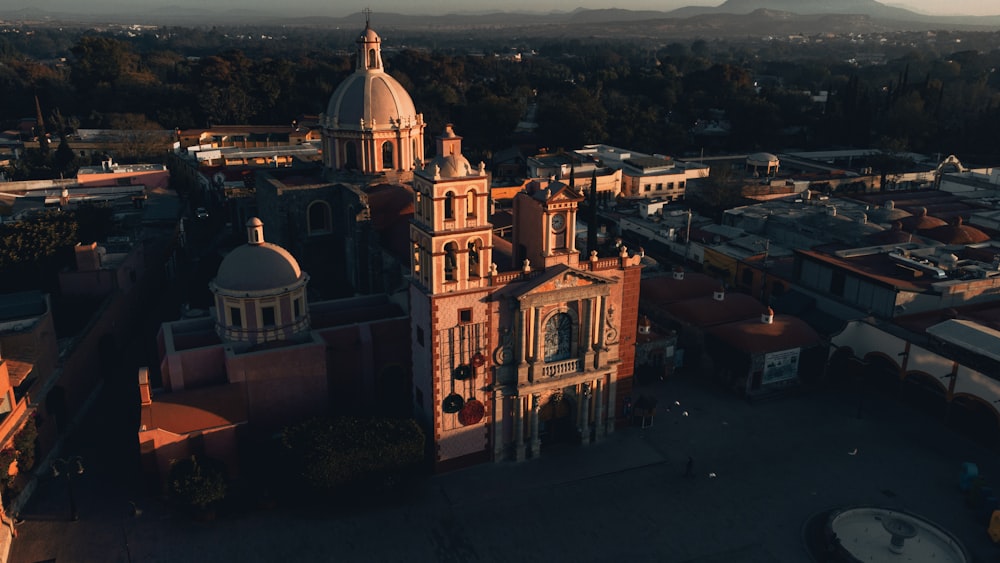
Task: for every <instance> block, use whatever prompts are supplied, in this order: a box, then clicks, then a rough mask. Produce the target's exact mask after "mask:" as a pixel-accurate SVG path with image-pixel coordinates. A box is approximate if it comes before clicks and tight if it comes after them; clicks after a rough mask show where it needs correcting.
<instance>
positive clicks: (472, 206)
mask: <svg viewBox="0 0 1000 563" xmlns="http://www.w3.org/2000/svg"><path fill="white" fill-rule="evenodd" d="M465 213H466V215H468V217H469V218H475V216H476V190H469V193H467V194H465Z"/></svg>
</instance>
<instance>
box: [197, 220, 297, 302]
mask: <svg viewBox="0 0 1000 563" xmlns="http://www.w3.org/2000/svg"><path fill="white" fill-rule="evenodd" d="M262 227H263V223H261V221H260V219H257V218H256V217H254V218H253V219H251V220H250V221H248V222H247V229H248V231H249V232H251V233H254V232H259V233H261V234H260V236H259V237H258V238H257V239H256V241H254V239H251V241H250V242H248V243H247V244H244V245H243V246H240V247H237V248H235V249H234V250H233V251H232V252H230V253H229V254H227V255H226V257H225V258H224V259H223V260H222V264H221V265H220V266H219V272H218V274H216V276H215V286H216V287H217V288H219V289H222V290H229V291H270V290H279V291H282V290H285V289H286V288H288V287H290V286H292V285H294V284H296V283H297V282H298V281H299V280H300V279H301V278H302V270H300V269H299V263H298V262H296V260H295V258H294V257H293V256H292V255H291V254H290V253H289V252H288V251H287V250H285V249H284V248H281V247H280V246H278V245H275V244H271V243H268V242H264V240H263V228H262ZM251 236H252V235H251Z"/></svg>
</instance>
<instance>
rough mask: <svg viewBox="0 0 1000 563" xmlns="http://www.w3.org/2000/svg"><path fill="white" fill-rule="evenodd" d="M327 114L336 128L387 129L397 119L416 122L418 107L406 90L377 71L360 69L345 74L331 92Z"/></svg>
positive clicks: (379, 70) (389, 77) (386, 75)
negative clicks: (347, 75)
mask: <svg viewBox="0 0 1000 563" xmlns="http://www.w3.org/2000/svg"><path fill="white" fill-rule="evenodd" d="M326 114H327V115H328V116H329V117H330V118H331V119H333V120H334V123H336V126H335V127H336V128H338V129H361V121H362V120H364V123H365V128H366V129H380V128H384V129H390V128H392V126H393V123H394V122H397V121H399V120H401V119H402V120H404V121H416V119H417V110H416V109H415V108H414V106H413V100H412V99H411V98H410V95H409V94H407V93H406V89H404V88H403V86H402V84H400V83H399V82H397V81H396V79H395V78H393V77H391V76H389V75H388V74H386V73H384V72H382V71H381V69H378V70H371V69H369V70H363V71H361V70H359V71H358V72H355V73H354V74H352V75H351V76H349V77H347V80H344V81H343V82H342V83H341V84H340V86H338V87H337V90H336V91H334V93H333V95H332V96H330V104H329V106H327V109H326Z"/></svg>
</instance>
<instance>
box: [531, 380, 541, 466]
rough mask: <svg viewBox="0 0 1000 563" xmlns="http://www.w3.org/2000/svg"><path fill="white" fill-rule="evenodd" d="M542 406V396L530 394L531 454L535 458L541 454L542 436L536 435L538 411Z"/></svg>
mask: <svg viewBox="0 0 1000 563" xmlns="http://www.w3.org/2000/svg"><path fill="white" fill-rule="evenodd" d="M541 408H542V396H541V395H540V394H538V393H532V394H531V456H532V457H534V458H537V457H539V456H540V455H541V448H542V437H541V436H539V435H538V411H539V410H541Z"/></svg>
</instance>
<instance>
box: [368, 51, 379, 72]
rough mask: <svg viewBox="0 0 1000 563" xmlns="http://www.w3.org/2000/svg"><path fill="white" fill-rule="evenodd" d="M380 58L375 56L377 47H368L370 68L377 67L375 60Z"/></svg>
mask: <svg viewBox="0 0 1000 563" xmlns="http://www.w3.org/2000/svg"><path fill="white" fill-rule="evenodd" d="M377 60H378V59H376V58H375V49H368V68H376V67H377V65H376V64H375V62H376V61H377Z"/></svg>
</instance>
